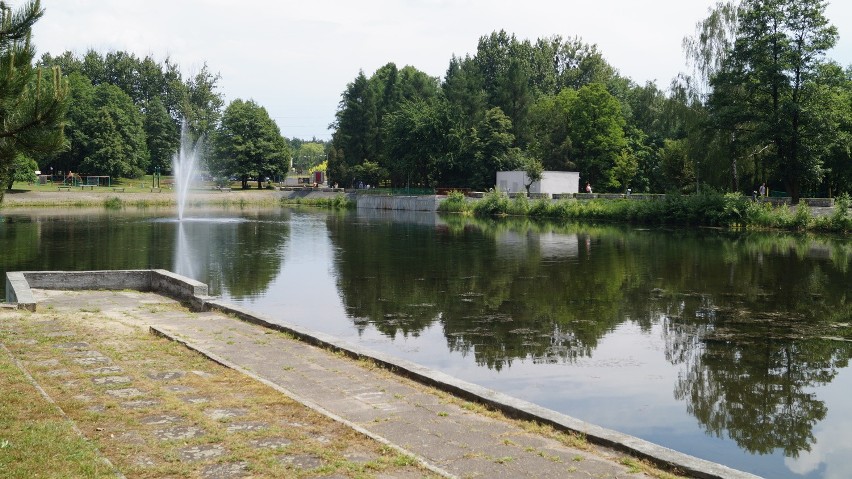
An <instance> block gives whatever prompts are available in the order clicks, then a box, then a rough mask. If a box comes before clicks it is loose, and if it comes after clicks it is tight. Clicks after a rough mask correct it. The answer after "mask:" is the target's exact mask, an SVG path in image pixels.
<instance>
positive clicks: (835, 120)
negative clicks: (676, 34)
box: [329, 0, 852, 199]
mask: <svg viewBox="0 0 852 479" xmlns="http://www.w3.org/2000/svg"><path fill="white" fill-rule="evenodd" d="M825 5H826V2H825V1H822V0H743V1H742V2H727V3H722V2H720V3H718V4H717V5H716V6H714V7H713V8H711V9H710V11H709V15H708V18H707V19H705V20H703V21H701V22H699V23H698V24H697V26H696V33H695V36H694V37H688V38H686V39H685V40H684V47H685V52H686V54H687V57H688V59H689V60H690V61H691V63H692V64H693V65H694V66H695V72H694V73H693V74H692V75H687V74H681V75H679V76H678V77H677V78H675V79H674V80H673V81H672V82H671V84H670V85H669V86H668V88H667V89H666V91H663V90H661V89H660V88H659V87H658V86H657V85H656V84H655V83H654V82H648V83H646V84H644V85H638V84H636V83H635V82H633V81H632V80H630V79H629V78H626V77H624V76H622V75H621V74H620V73H619V72H618V70H617V69H616V68H615V67H613V66H612V65H610V64H609V63H608V62H607V61H606V60H605V59H604V57H603V55H602V54H601V52H600V51H598V49H597V47H596V46H595V45H591V44H587V43H584V42H583V41H582V40H581V39H579V38H571V39H564V38H562V37H560V36H553V37H548V38H540V39H537V40H535V41H530V40H520V39H518V38H516V37H515V36H514V35H512V34H509V33H507V32H505V31H502V30H501V31H497V32H493V33H491V34H490V35H487V36H483V37H481V38H480V39H479V42H478V46H477V50H476V52H475V53H474V54H473V55H466V56H464V57H456V56H453V57H452V58H451V59H450V62H449V66H448V68H447V71H446V74H445V76H444V78H443V79H439V78H434V77H429V76H428V75H427V74H425V73H423V72H421V71H418V70H416V69H415V68H414V67H411V66H406V67H404V68H402V69H399V68H398V67H397V66H396V65H395V64H393V63H388V64H387V65H385V66H383V67H381V68H380V69H378V70H377V71H376V72H375V73H374V74H372V75H371V76H369V77H367V76H366V75H365V74H364V72H363V71H362V72H359V74H358V76H357V77H356V78H355V79H354V80H353V81H352V82H351V83H349V84H348V85H347V87H346V89H345V91H344V92H343V93H342V95H341V101H340V104H339V106H338V110H337V113H336V116H335V121H334V123H333V125H332V126H333V127H334V129H335V131H334V134H333V137H332V142H331V148H330V150H329V176H330V177H332V178H334V180H335V181H339V182H340V183H341V184H346V185H349V184H353V183H355V182H356V181H365V182H369V183H373V184H376V183H385V184H389V185H391V186H413V185H416V186H426V187H469V188H474V189H487V188H490V187H493V186H494V182H495V174H496V172H497V171H500V170H509V169H522V170H526V171H528V172H531V174H530V176H531V177H532V176H535V175H540V172H541V170H542V169H545V170H573V171H579V172H580V174H581V179H582V182H583V183H585V182H586V181H589V182H590V183H592V184H594V185H595V189H596V191H624V190H625V189H626V188H628V187H630V188H632V190H633V191H636V192H671V191H677V192H684V193H686V192H694V191H695V190H696V189H699V188H701V187H712V188H714V189H717V190H721V191H739V192H747V193H750V192H751V190H752V189H757V185H759V184H761V183H767V184H768V185H769V187H770V189H774V190H783V191H786V193H787V194H789V195H790V196H793V198H794V199H798V197H799V196H801V195H802V194H804V193H807V194H813V195H818V194H819V195H829V194H837V193H840V192H848V191H849V189H850V187H849V185H850V181H849V180H852V161H850V146H852V142H850V139H852V135H851V134H852V109H850V107H852V68H846V69H844V68H842V67H841V66H840V65H838V64H837V63H835V62H833V61H830V60H828V59H826V58H825V53H826V52H827V51H828V50H829V49H830V48H831V47H832V46H834V45H835V44H836V42H837V30H836V29H835V28H834V27H833V26H831V25H830V23H829V21H828V19H827V18H826V17H825Z"/></svg>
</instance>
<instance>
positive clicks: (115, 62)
mask: <svg viewBox="0 0 852 479" xmlns="http://www.w3.org/2000/svg"><path fill="white" fill-rule="evenodd" d="M42 15H44V9H42V8H41V4H40V1H38V0H35V1H30V2H28V3H26V4H24V5H23V6H22V7H21V8H19V9H17V10H13V9H12V8H11V7H10V6H7V5H6V3H5V2H0V120H2V121H0V125H2V126H1V127H0V128H2V130H0V185H3V186H4V187H5V188H0V190H5V189H6V188H11V186H12V183H13V182H14V181H31V180H33V179H34V172H35V171H36V170H39V169H40V170H42V171H43V172H45V173H49V172H52V173H57V174H58V173H59V172H63V173H64V174H66V175H68V174H71V173H83V174H91V175H108V176H112V177H116V178H138V177H140V176H142V175H144V174H146V173H154V172H159V173H162V174H168V173H169V172H170V171H171V168H172V165H171V163H172V158H173V156H174V154H175V153H176V152H177V151H178V148H179V146H180V134H181V128H182V125H183V124H185V125H186V126H187V131H188V132H189V134H190V135H191V136H192V137H193V139H202V141H203V145H204V148H203V150H204V153H205V158H206V159H207V160H208V165H207V166H208V167H209V170H210V172H211V173H213V174H215V175H218V176H220V177H223V178H231V177H238V178H239V179H240V180H242V185H243V187H248V179H249V178H257V179H259V180H260V179H265V178H267V177H272V176H281V175H283V174H286V173H287V172H288V171H287V170H288V168H289V164H290V160H291V157H294V156H295V157H296V158H298V159H299V161H298V162H296V166H297V167H298V168H299V169H300V170H307V169H310V168H311V167H315V166H316V165H317V164H318V163H322V162H323V161H324V158H323V157H324V154H319V153H318V152H317V149H319V150H320V151H324V148H325V147H324V143H323V142H318V141H316V140H314V141H310V142H307V141H302V140H298V139H293V140H287V139H286V138H284V137H283V136H282V135H281V133H280V130H279V129H278V126H277V125H276V124H275V122H274V121H273V120H272V119H271V118H270V117H269V114H268V113H267V111H266V109H265V108H263V107H262V106H260V105H258V104H257V103H256V102H254V101H252V100H242V99H236V100H234V101H232V102H231V103H230V104H229V105H228V106H227V108H224V109H223V107H224V106H225V105H224V100H223V95H222V93H221V92H220V91H219V85H218V83H219V80H220V76H219V74H218V73H214V72H212V71H211V70H210V69H209V68H208V67H207V65H206V64H205V65H204V66H203V67H202V68H201V69H200V70H199V71H198V72H197V73H195V74H193V75H184V74H183V73H182V72H181V70H180V68H179V67H178V65H176V64H175V63H174V62H172V61H171V60H170V59H168V58H167V59H166V60H165V61H162V62H160V61H157V60H155V59H154V58H152V57H150V56H146V57H144V58H139V57H137V56H135V55H134V54H132V53H128V52H124V51H113V52H107V53H100V52H97V51H94V50H89V51H88V52H86V53H85V54H83V55H82V56H78V55H75V54H74V53H72V52H70V51H66V52H64V53H62V54H61V55H58V56H52V55H50V54H44V55H42V56H41V58H39V59H38V60H36V59H35V48H34V46H33V45H32V44H31V42H30V33H31V29H32V26H33V25H34V24H35V23H36V22H37V21H38V19H39V18H41V16H42ZM303 148H304V151H302V149H303ZM0 194H2V193H0ZM0 200H2V196H0Z"/></svg>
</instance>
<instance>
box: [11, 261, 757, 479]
mask: <svg viewBox="0 0 852 479" xmlns="http://www.w3.org/2000/svg"><path fill="white" fill-rule="evenodd" d="M33 287H35V288H42V289H63V290H74V289H113V290H116V289H136V290H140V291H155V292H158V293H162V294H164V295H167V296H170V297H174V298H175V299H178V300H180V301H183V302H187V303H189V304H190V305H191V306H192V307H193V308H195V309H199V310H207V309H215V310H218V311H221V312H224V313H227V314H233V315H234V316H236V317H238V318H240V319H242V320H244V321H247V322H250V323H253V324H257V325H259V326H262V327H265V328H269V329H273V330H276V331H282V332H287V333H289V334H292V335H293V336H295V337H297V338H299V339H300V340H302V341H304V342H307V343H309V344H313V345H317V346H321V347H324V348H327V349H330V350H333V351H339V352H342V353H344V354H347V355H349V356H351V357H353V358H359V359H360V358H366V359H370V360H372V361H374V362H375V363H377V364H379V365H381V366H383V367H385V368H387V369H389V370H391V371H393V372H394V373H397V374H401V375H403V376H406V377H408V378H411V379H413V380H416V381H418V382H420V383H422V384H425V385H428V386H431V387H435V388H438V389H441V390H443V391H447V392H450V393H452V394H456V395H458V396H460V397H462V398H465V399H468V400H471V401H474V402H478V403H481V404H485V405H488V406H490V407H493V408H495V409H497V410H499V411H501V412H503V413H504V414H506V415H508V416H511V417H516V418H520V419H526V420H532V421H538V422H541V423H545V424H549V425H551V426H553V427H554V428H556V429H558V430H562V431H570V432H576V433H580V434H583V435H584V436H585V437H586V439H587V440H589V441H591V442H593V443H596V444H601V445H604V446H608V447H611V448H613V449H617V450H620V451H623V452H627V453H629V454H632V455H634V456H638V457H641V458H644V459H647V460H649V461H651V462H653V463H655V464H657V465H659V466H662V467H665V468H672V469H677V470H678V471H679V472H681V473H683V474H686V475H689V476H690V477H697V478H702V479H755V478H758V476H755V475H753V474H749V473H746V472H742V471H738V470H735V469H732V468H729V467H727V466H723V465H721V464H717V463H714V462H710V461H706V460H704V459H699V458H696V457H693V456H690V455H688V454H683V453H680V452H677V451H674V450H672V449H669V448H666V447H662V446H659V445H656V444H653V443H651V442H648V441H645V440H644V439H639V438H637V437H633V436H630V435H627V434H622V433H620V432H617V431H613V430H610V429H606V428H603V427H600V426H596V425H594V424H590V423H587V422H585V421H581V420H579V419H576V418H573V417H570V416H567V415H565V414H561V413H558V412H556V411H552V410H550V409H547V408H543V407H541V406H538V405H536V404H533V403H530V402H527V401H524V400H521V399H517V398H514V397H511V396H508V395H506V394H503V393H500V392H497V391H494V390H491V389H488V388H484V387H481V386H478V385H476V384H472V383H469V382H467V381H463V380H461V379H458V378H455V377H453V376H450V375H447V374H445V373H442V372H440V371H436V370H433V369H430V368H427V367H424V366H421V365H419V364H416V363H413V362H410V361H406V360H404V359H400V358H396V357H393V356H391V355H388V354H385V353H381V352H377V351H373V350H370V349H367V348H364V347H361V346H359V345H355V344H351V343H347V342H345V341H343V340H341V339H339V338H337V337H334V336H331V335H328V334H325V333H320V332H317V331H312V330H310V329H307V328H304V327H301V326H296V325H291V324H286V323H283V322H280V321H275V320H273V319H272V318H269V317H266V316H263V315H260V314H258V313H256V312H254V311H252V310H250V309H248V308H243V307H240V306H237V305H234V304H231V303H228V302H226V301H223V300H221V299H218V298H213V297H210V296H207V293H208V289H207V285H206V284H204V283H201V282H198V281H195V280H193V279H190V278H186V277H184V276H181V275H178V274H175V273H172V272H169V271H165V270H121V271H29V272H26V271H25V272H10V273H6V300H7V301H9V302H16V303H17V304H18V307H19V308H26V309H30V305H31V308H32V309H30V310H31V311H35V307H36V302H35V299H34V297H33V295H32V291H31V288H33Z"/></svg>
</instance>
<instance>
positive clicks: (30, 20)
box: [0, 0, 68, 202]
mask: <svg viewBox="0 0 852 479" xmlns="http://www.w3.org/2000/svg"><path fill="white" fill-rule="evenodd" d="M43 13H44V11H43V10H42V8H41V3H40V2H39V1H38V0H34V1H31V2H27V3H26V4H24V5H23V6H22V7H21V8H20V9H18V10H15V11H13V10H12V9H11V8H10V7H9V6H8V5H7V4H6V2H0V185H2V186H0V202H2V200H3V192H4V190H5V186H7V185H10V184H11V180H12V178H13V176H14V175H15V172H16V170H17V169H18V168H17V164H18V163H19V162H20V161H23V159H24V158H29V159H36V160H39V159H41V158H42V157H45V156H49V155H52V154H55V153H56V152H58V151H61V150H62V149H63V148H65V146H66V141H65V137H64V135H63V130H62V128H63V125H64V122H65V113H66V110H67V107H68V102H67V98H68V84H67V82H65V81H64V80H62V79H61V77H60V72H59V69H58V68H54V69H52V70H47V69H41V68H34V67H33V64H32V63H33V58H34V55H35V47H34V46H33V45H32V44H31V43H30V32H31V30H32V26H33V25H34V24H35V22H36V21H38V19H39V18H41V16H42V14H43ZM29 163H31V161H28V164H29Z"/></svg>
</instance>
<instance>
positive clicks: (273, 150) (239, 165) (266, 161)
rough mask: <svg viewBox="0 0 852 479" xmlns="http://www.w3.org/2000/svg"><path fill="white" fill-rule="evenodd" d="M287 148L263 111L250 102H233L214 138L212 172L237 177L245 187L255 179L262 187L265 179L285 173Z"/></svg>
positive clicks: (288, 146) (223, 116) (286, 144)
mask: <svg viewBox="0 0 852 479" xmlns="http://www.w3.org/2000/svg"><path fill="white" fill-rule="evenodd" d="M290 156H291V153H290V145H289V144H288V143H287V142H286V141H285V140H284V137H282V136H281V132H280V130H279V129H278V125H276V124H275V122H274V121H272V119H271V118H270V117H269V113H267V111H266V109H265V108H263V107H262V106H260V105H258V104H257V103H255V102H254V101H252V100H249V101H244V100H240V99H236V100H234V101H232V102H231V104H230V105H228V108H226V109H225V113H224V114H223V115H222V122H221V124H220V125H219V128H218V130H216V134H215V135H214V136H213V157H212V158H211V159H210V169H211V172H212V173H214V174H215V175H217V176H223V177H229V176H232V175H233V176H237V177H238V178H239V179H240V181H241V182H242V187H243V188H244V189H245V188H248V187H249V185H248V182H249V178H255V179H256V181H257V187H258V188H262V183H263V181H265V180H264V179H265V178H266V177H270V178H271V177H274V176H276V175H281V174H283V173H286V171H287V167H288V165H289V159H290Z"/></svg>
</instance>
